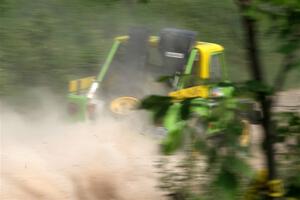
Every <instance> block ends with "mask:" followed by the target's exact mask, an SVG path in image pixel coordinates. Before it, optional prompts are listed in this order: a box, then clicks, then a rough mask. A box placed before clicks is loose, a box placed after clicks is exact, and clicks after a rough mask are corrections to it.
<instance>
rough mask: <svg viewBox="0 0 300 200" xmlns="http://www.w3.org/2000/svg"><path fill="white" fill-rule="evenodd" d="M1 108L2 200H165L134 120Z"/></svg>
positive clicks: (293, 98) (153, 146)
mask: <svg viewBox="0 0 300 200" xmlns="http://www.w3.org/2000/svg"><path fill="white" fill-rule="evenodd" d="M277 99H278V102H277V103H278V105H279V104H281V105H297V104H299V103H300V91H299V90H294V91H290V92H286V93H281V94H280V95H279V96H278V98H277ZM46 105H47V104H46ZM0 106H1V107H0V108H1V116H0V117H1V120H0V131H1V165H0V167H1V182H0V184H1V185H0V189H1V190H0V199H1V200H41V199H45V200H69V199H72V200H73V199H75V200H76V199H77V200H96V199H97V200H135V199H143V200H147V199H149V200H150V199H151V200H153V199H157V200H158V199H164V197H163V195H162V193H161V192H160V191H159V190H158V189H157V188H156V186H157V184H158V183H157V179H156V178H157V173H156V171H155V168H154V162H155V161H156V160H157V159H158V157H159V154H158V149H157V142H158V141H157V140H156V139H154V138H153V137H150V136H149V135H147V134H146V135H145V134H142V131H141V130H142V129H141V127H138V125H139V124H140V122H139V121H138V119H134V120H131V121H130V122H128V121H124V120H120V119H116V118H111V117H105V116H102V117H100V118H99V119H98V120H97V121H95V122H92V123H78V124H71V123H65V122H64V120H63V119H62V118H61V116H58V115H57V114H56V113H57V108H56V109H49V108H54V107H55V106H53V104H51V105H47V106H46V109H44V110H42V111H41V112H38V113H37V114H34V115H31V114H28V113H23V114H19V113H17V112H14V111H13V109H12V108H9V107H7V106H4V105H0ZM62 110H63V109H62ZM251 130H252V131H251V132H252V134H253V135H252V143H253V155H254V156H253V161H252V163H253V165H254V166H255V167H256V168H257V169H259V168H262V167H263V165H264V164H263V160H264V159H263V157H262V154H261V151H260V145H259V143H260V141H261V139H262V134H261V128H260V127H259V126H252V127H251Z"/></svg>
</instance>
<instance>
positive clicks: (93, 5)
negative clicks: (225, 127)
mask: <svg viewBox="0 0 300 200" xmlns="http://www.w3.org/2000/svg"><path fill="white" fill-rule="evenodd" d="M139 25H142V26H144V27H148V28H149V29H150V30H151V31H152V34H153V35H157V34H158V33H159V30H160V29H162V28H165V27H174V28H183V29H190V30H194V31H196V32H198V36H197V37H198V40H201V41H208V42H214V43H218V44H221V45H223V46H224V47H225V49H226V63H227V67H228V70H229V75H230V79H231V80H233V81H241V80H245V79H247V77H248V75H249V73H248V71H247V67H246V64H247V62H246V60H245V48H244V45H243V33H242V28H241V23H240V17H239V13H238V8H237V6H236V5H235V4H234V1H232V0H222V1H217V0H216V1H206V0H176V1H174V0H163V1H159V0H153V1H149V2H147V3H143V1H132V0H63V1H61V0H0V98H1V99H2V100H3V101H9V102H11V103H13V104H18V103H20V102H22V103H24V100H26V99H28V98H23V97H26V96H28V95H31V94H30V92H29V91H30V90H31V89H33V88H47V89H49V90H50V91H52V92H55V93H56V94H58V95H60V96H62V97H63V96H64V95H66V93H67V85H68V84H67V83H68V81H69V80H71V79H74V78H79V77H83V76H85V75H93V74H95V72H97V71H98V70H99V67H100V65H101V64H102V63H103V62H104V59H105V57H106V56H107V54H108V51H109V49H110V47H111V45H112V42H113V38H114V37H115V36H118V35H126V34H127V33H128V29H129V27H131V26H139ZM268 28H269V27H268V24H267V23H265V24H264V25H263V27H260V29H264V30H268ZM263 32H264V33H265V31H263ZM259 40H260V42H261V43H260V44H261V53H262V54H261V57H262V60H263V64H264V66H266V67H267V68H266V69H264V70H265V72H266V73H265V74H266V76H267V79H268V80H269V81H271V80H272V79H273V78H274V74H276V72H277V69H278V68H279V66H278V65H280V62H279V61H280V59H281V56H280V54H278V53H276V52H275V49H276V48H275V46H276V39H275V38H273V37H272V35H268V34H263V35H260V37H259ZM293 73H294V74H292V75H291V76H290V78H289V79H288V82H287V84H286V87H288V88H293V87H299V86H300V82H299V81H297V77H299V76H300V73H299V71H293ZM20 99H21V101H20ZM30 99H31V100H30V102H32V101H34V100H32V98H30Z"/></svg>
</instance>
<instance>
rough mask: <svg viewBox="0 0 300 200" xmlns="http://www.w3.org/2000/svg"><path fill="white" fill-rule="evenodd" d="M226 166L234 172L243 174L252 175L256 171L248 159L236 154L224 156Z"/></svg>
mask: <svg viewBox="0 0 300 200" xmlns="http://www.w3.org/2000/svg"><path fill="white" fill-rule="evenodd" d="M224 159H225V161H224V166H225V167H226V169H227V170H229V171H230V172H232V173H234V174H239V175H241V176H247V177H252V176H253V174H254V172H253V170H252V168H251V167H250V165H249V164H248V163H246V161H244V160H242V159H240V158H238V157H236V156H227V157H225V158H224Z"/></svg>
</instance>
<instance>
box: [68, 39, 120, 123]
mask: <svg viewBox="0 0 300 200" xmlns="http://www.w3.org/2000/svg"><path fill="white" fill-rule="evenodd" d="M119 45H120V42H119V41H117V40H116V41H115V42H114V44H113V46H112V48H111V50H110V51H109V54H108V56H107V58H106V60H105V62H104V64H103V66H102V68H101V70H100V72H99V74H98V76H97V78H96V81H97V82H98V83H99V84H100V83H101V82H102V81H103V79H104V78H105V75H106V73H107V71H108V70H109V67H110V64H111V62H112V60H113V58H114V55H115V54H116V52H117V50H118V47H119ZM99 86H100V85H99ZM88 101H89V99H88V97H87V96H86V93H85V94H83V95H79V94H74V93H70V94H69V95H68V102H69V106H70V107H72V106H73V107H74V108H71V109H75V110H76V112H75V111H74V112H72V111H71V112H72V113H70V118H71V120H72V121H74V122H78V121H85V120H86V119H87V118H88V117H87V114H88V113H87V109H88ZM75 107H76V108H75Z"/></svg>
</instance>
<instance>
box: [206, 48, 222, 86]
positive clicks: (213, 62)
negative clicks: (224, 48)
mask: <svg viewBox="0 0 300 200" xmlns="http://www.w3.org/2000/svg"><path fill="white" fill-rule="evenodd" d="M222 62H223V53H218V54H213V55H212V56H211V59H210V63H209V77H210V79H211V80H212V81H220V80H221V78H222Z"/></svg>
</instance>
